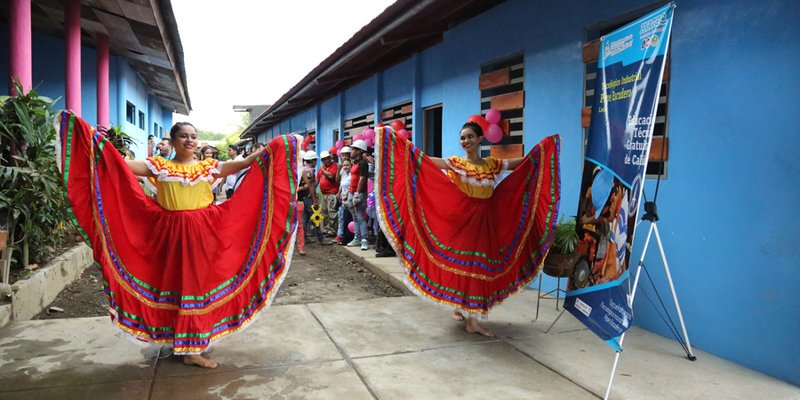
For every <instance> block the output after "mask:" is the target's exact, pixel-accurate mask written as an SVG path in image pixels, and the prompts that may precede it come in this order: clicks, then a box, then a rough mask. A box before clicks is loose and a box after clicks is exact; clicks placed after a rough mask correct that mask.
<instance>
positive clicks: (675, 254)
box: [320, 0, 800, 384]
mask: <svg viewBox="0 0 800 400" xmlns="http://www.w3.org/2000/svg"><path fill="white" fill-rule="evenodd" d="M650 4H651V2H649V1H631V0H610V1H605V2H603V3H602V4H599V3H597V2H593V1H590V0H581V1H573V2H567V3H564V2H559V1H554V0H549V1H536V2H531V1H525V0H510V1H506V2H504V3H502V4H500V5H498V6H497V7H494V8H492V9H491V10H489V11H487V12H485V13H484V14H482V15H480V16H478V17H476V18H473V19H471V20H469V21H466V22H464V23H462V24H460V25H458V26H456V27H455V28H453V29H451V30H450V31H448V32H446V33H445V36H444V40H443V42H442V43H440V44H437V45H436V46H434V47H432V48H430V49H427V50H425V51H423V52H421V53H419V54H418V55H417V56H416V57H417V59H418V65H419V70H417V71H415V70H414V68H413V63H411V62H404V63H402V64H400V65H398V66H396V67H393V68H390V69H388V70H386V71H385V72H384V73H383V74H379V75H378V76H380V78H381V81H380V82H376V81H375V79H377V78H376V77H375V76H373V77H372V78H370V79H368V80H366V81H364V82H361V83H360V84H358V85H356V86H354V87H352V88H350V89H348V90H346V92H345V94H344V96H345V101H344V105H345V106H344V110H341V116H342V117H343V118H351V117H353V116H357V115H361V114H364V113H367V112H371V111H372V110H374V109H375V108H376V106H380V105H391V103H393V102H395V100H396V99H400V98H402V97H403V96H404V94H403V93H404V91H403V85H401V84H399V82H402V81H404V80H405V79H407V76H408V75H409V73H410V74H411V75H412V77H413V75H414V73H416V74H418V77H417V79H418V82H420V86H419V87H416V88H413V90H416V91H418V92H419V93H418V94H417V95H418V99H419V102H420V104H416V105H415V109H417V110H419V108H418V107H420V108H421V107H427V106H431V105H436V104H439V103H441V104H443V119H444V123H443V132H444V133H443V141H442V142H443V154H445V155H447V154H459V153H460V152H461V150H460V148H459V145H458V141H457V136H456V135H457V132H458V129H459V127H460V126H461V124H462V123H463V122H464V121H465V120H466V118H467V117H468V116H469V115H471V114H476V113H478V112H479V110H480V93H479V91H478V84H477V83H478V76H479V73H480V66H481V65H483V64H485V63H488V62H491V61H494V60H496V59H501V58H505V57H508V56H512V55H514V54H523V55H524V62H525V112H524V120H525V122H524V124H525V133H524V141H525V149H526V150H529V149H530V148H531V147H532V146H533V145H534V144H535V143H536V142H538V141H539V140H540V139H541V138H543V137H545V136H547V135H550V134H553V133H558V134H560V135H561V137H562V147H561V170H562V203H561V211H562V214H563V215H574V214H575V213H576V211H577V204H578V203H577V200H578V190H579V186H580V171H581V167H582V152H583V147H582V142H583V132H582V129H581V127H580V109H581V107H582V91H583V72H584V66H583V64H582V60H581V44H582V42H583V41H584V35H585V29H586V28H587V27H588V26H591V25H594V24H598V23H602V22H605V21H609V20H611V19H614V18H616V17H618V16H620V15H622V14H625V13H627V12H630V11H634V10H636V9H639V8H642V7H646V6H649V5H650ZM797 21H800V7H797V6H796V5H795V3H794V2H792V1H789V0H777V1H771V2H768V3H760V2H758V3H754V2H750V1H746V0H720V1H716V2H679V3H678V8H677V9H676V11H675V21H674V24H673V34H672V41H673V43H672V48H671V52H672V61H671V62H672V64H671V74H670V75H671V79H670V100H669V135H670V149H669V150H670V156H669V158H670V159H669V164H668V177H667V178H666V179H663V180H662V181H661V183H660V193H659V197H658V206H659V211H660V216H661V218H662V219H661V221H659V223H658V225H659V228H660V231H661V234H662V240H663V244H664V247H665V250H666V255H667V259H668V261H669V264H670V267H671V273H672V278H673V280H674V282H675V285H676V289H677V294H678V298H679V300H680V302H681V306H682V311H683V315H684V318H685V321H686V325H687V329H688V333H689V337H690V339H691V342H692V344H693V345H694V346H696V347H698V348H700V349H702V350H704V351H707V352H710V353H713V354H716V355H719V356H721V357H724V358H727V359H730V360H732V361H734V362H737V363H740V364H742V365H745V366H747V367H750V368H753V369H755V370H758V371H762V372H764V373H766V374H769V375H772V376H775V377H777V378H780V379H783V380H786V381H788V382H792V383H794V384H800V375H798V374H797V361H796V360H798V359H800V346H798V345H797V339H798V338H800V307H797V306H796V305H795V301H794V300H795V299H794V296H793V292H795V291H796V288H797V287H798V286H800V270H798V265H800V264H798V262H797V260H796V256H795V255H794V252H793V250H795V249H796V248H798V247H800V240H798V239H797V237H798V236H797V235H795V233H794V227H796V226H800V216H798V214H797V213H794V212H792V211H793V208H794V207H793V206H796V205H797V204H800V191H799V190H798V189H797V188H796V187H795V185H794V182H796V181H797V176H798V172H800V170H798V167H797V163H796V161H795V158H796V157H795V155H796V154H797V153H798V151H800V136H798V135H797V134H796V131H797V128H796V127H797V126H800V113H798V112H797V105H796V102H795V101H794V100H795V99H794V97H795V96H794V94H796V93H798V92H799V91H800V79H797V78H796V72H795V71H794V70H795V69H796V65H798V62H800V46H797V45H795V44H793V43H792V44H787V43H786V41H785V40H784V39H786V38H794V37H798V34H800V28H798V24H797V23H796V22H797ZM409 71H410V72H409ZM412 80H413V79H412ZM379 88H380V89H381V90H379ZM381 95H382V98H378V96H381ZM333 104H335V103H332V102H331V101H330V100H328V101H326V102H325V103H324V104H323V107H322V111H321V113H320V114H321V115H323V116H324V117H322V118H324V120H323V125H325V126H327V124H329V123H331V122H329V121H333V120H335V119H336V118H335V117H334V116H332V115H331V114H332V113H335V110H336V107H335V106H334V105H333ZM414 118H415V120H417V119H418V118H421V116H420V115H415V116H414ZM654 190H655V181H652V180H650V181H648V183H647V184H646V185H645V191H646V194H647V195H648V196H649V197H650V198H652V196H653V193H654ZM647 228H648V225H647V224H643V225H641V226H640V228H639V231H638V232H637V236H636V240H635V244H634V250H633V252H632V259H633V261H632V264H634V265H635V264H636V261H637V260H638V258H639V257H640V255H641V252H642V247H643V243H644V240H645V236H646V233H647ZM645 264H646V265H647V266H648V270H649V272H650V275H651V276H652V278H653V281H654V282H655V285H656V287H657V288H658V290H659V292H660V293H661V294H662V295H663V296H666V297H667V298H666V299H665V301H666V304H667V305H668V310H670V313H671V314H673V315H674V310H673V307H672V306H671V300H670V299H669V297H670V293H669V288H668V286H667V283H666V282H667V281H666V277H665V276H664V268H663V267H662V264H661V259H660V255H659V253H658V248H657V246H654V245H653V244H652V243H651V248H650V249H649V250H648V252H647V254H646V257H645ZM545 282H546V284H547V285H549V286H550V287H551V288H552V285H553V280H552V279H549V278H548V279H546V281H545ZM643 291H644V292H648V293H649V296H647V297H650V298H653V297H654V295H653V293H652V289H650V288H649V284H648V283H647V282H646V281H643V282H642V286H641V291H640V292H639V294H638V295H637V296H636V301H635V304H634V310H635V315H636V323H637V324H638V325H639V326H641V327H643V328H645V329H648V330H650V331H653V332H656V333H658V334H661V335H664V336H668V337H671V334H670V333H669V331H668V329H667V327H666V325H665V323H664V322H663V321H662V320H661V318H660V317H659V315H658V313H657V310H656V309H655V307H654V306H653V305H651V304H650V302H649V301H647V300H646V296H643ZM673 318H674V317H673ZM676 352H677V353H679V352H680V350H679V348H677V344H676Z"/></svg>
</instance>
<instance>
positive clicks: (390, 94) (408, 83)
mask: <svg viewBox="0 0 800 400" xmlns="http://www.w3.org/2000/svg"><path fill="white" fill-rule="evenodd" d="M382 80H383V86H382V89H383V90H382V92H383V96H382V97H383V99H382V102H383V105H382V108H386V107H391V106H394V105H397V104H400V103H405V102H407V101H410V100H411V90H412V89H413V88H414V63H413V60H412V59H408V60H406V61H404V62H402V63H400V64H397V65H395V66H394V67H391V68H389V69H387V70H386V71H384V72H383V76H382Z"/></svg>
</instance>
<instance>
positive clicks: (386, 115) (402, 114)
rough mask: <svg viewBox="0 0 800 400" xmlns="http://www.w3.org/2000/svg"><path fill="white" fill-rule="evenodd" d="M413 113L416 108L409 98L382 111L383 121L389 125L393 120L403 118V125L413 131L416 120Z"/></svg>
mask: <svg viewBox="0 0 800 400" xmlns="http://www.w3.org/2000/svg"><path fill="white" fill-rule="evenodd" d="M413 114H414V108H413V107H412V105H411V101H410V100H409V101H407V102H404V103H400V104H397V105H394V106H392V107H386V108H384V109H383V111H382V112H381V122H383V123H384V124H386V125H389V124H391V123H392V121H395V120H401V121H403V125H404V126H405V127H406V128H405V129H406V130H407V131H409V132H411V124H412V123H413V122H414V116H413Z"/></svg>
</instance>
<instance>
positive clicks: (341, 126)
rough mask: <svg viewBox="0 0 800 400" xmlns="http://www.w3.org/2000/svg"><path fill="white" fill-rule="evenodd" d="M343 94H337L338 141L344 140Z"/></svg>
mask: <svg viewBox="0 0 800 400" xmlns="http://www.w3.org/2000/svg"><path fill="white" fill-rule="evenodd" d="M344 93H345V91H344V90H342V91H341V92H339V139H342V138H344Z"/></svg>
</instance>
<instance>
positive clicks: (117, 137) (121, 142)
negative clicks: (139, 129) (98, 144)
mask: <svg viewBox="0 0 800 400" xmlns="http://www.w3.org/2000/svg"><path fill="white" fill-rule="evenodd" d="M101 132H103V133H104V134H105V135H106V137H107V138H108V141H109V142H111V144H113V145H114V148H115V149H117V151H118V152H119V154H122V156H123V157H124V156H127V155H128V152H129V151H130V147H131V145H132V144H136V142H135V141H134V140H133V137H131V136H130V135H128V134H127V133H125V132H123V131H122V126H121V125H117V126H112V127H111V128H108V129H105V130H101Z"/></svg>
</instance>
